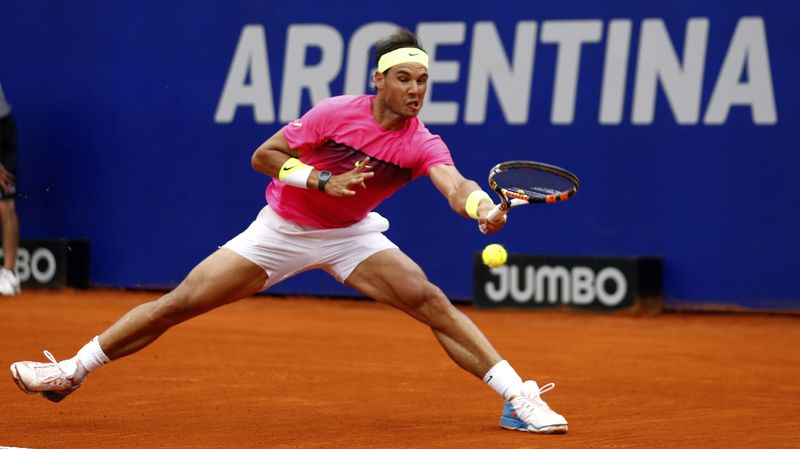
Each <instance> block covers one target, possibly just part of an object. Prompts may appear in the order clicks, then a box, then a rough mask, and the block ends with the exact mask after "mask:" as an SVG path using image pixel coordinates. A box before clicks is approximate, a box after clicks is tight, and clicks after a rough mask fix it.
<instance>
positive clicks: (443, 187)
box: [428, 164, 506, 234]
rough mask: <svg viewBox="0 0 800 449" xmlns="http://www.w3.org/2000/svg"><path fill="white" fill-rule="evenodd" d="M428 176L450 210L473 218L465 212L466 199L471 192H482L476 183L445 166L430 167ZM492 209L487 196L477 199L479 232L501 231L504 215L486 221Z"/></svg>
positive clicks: (504, 222)
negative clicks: (445, 199)
mask: <svg viewBox="0 0 800 449" xmlns="http://www.w3.org/2000/svg"><path fill="white" fill-rule="evenodd" d="M428 176H429V177H430V178H431V181H432V182H433V185H435V186H436V188H437V189H439V191H440V192H442V195H444V197H445V198H447V202H448V203H449V204H450V208H451V209H453V210H454V211H455V212H456V213H457V214H459V215H461V216H463V217H468V218H473V217H470V215H469V213H468V212H467V199H468V198H469V197H470V195H471V194H472V193H473V192H476V191H482V189H481V187H480V186H479V185H478V183H477V182H475V181H473V180H471V179H467V178H465V177H464V176H463V175H462V174H461V172H459V171H458V169H457V168H456V167H454V166H452V165H447V164H439V165H436V166H433V167H431V169H430V170H429V171H428ZM493 207H494V204H493V202H492V200H491V198H489V197H488V196H486V197H484V198H480V199H479V202H478V207H477V214H476V215H477V218H478V224H479V227H480V229H481V231H482V232H484V233H486V234H492V233H495V232H497V231H499V230H501V229H503V226H505V224H506V220H505V215H501V217H502V218H501V219H498V220H496V221H493V222H492V221H489V220H487V218H486V217H487V215H488V214H489V211H490V210H492V208H493Z"/></svg>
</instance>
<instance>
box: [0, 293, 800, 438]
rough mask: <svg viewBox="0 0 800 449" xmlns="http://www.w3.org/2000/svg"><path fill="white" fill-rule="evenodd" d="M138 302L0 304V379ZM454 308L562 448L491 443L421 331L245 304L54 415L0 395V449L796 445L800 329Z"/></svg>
mask: <svg viewBox="0 0 800 449" xmlns="http://www.w3.org/2000/svg"><path fill="white" fill-rule="evenodd" d="M154 296H155V295H154V294H152V293H141V292H139V293H130V292H120V291H107V290H92V291H86V292H84V291H69V290H68V291H59V292H24V293H23V295H22V296H20V297H16V298H0V314H1V315H2V316H3V317H4V321H3V326H2V332H0V365H2V366H3V367H4V368H3V369H7V368H5V367H7V366H8V365H9V364H10V363H11V362H13V361H16V360H26V359H33V360H43V357H42V355H41V350H42V349H49V350H50V351H51V352H53V353H54V354H56V355H57V356H60V357H62V358H64V357H68V356H72V355H73V354H74V352H75V351H76V350H77V349H78V348H79V347H80V346H82V345H83V344H84V343H85V342H86V341H88V340H89V339H90V338H91V337H93V336H94V335H95V334H97V333H98V332H99V331H101V330H103V329H104V328H105V327H106V326H108V325H109V324H111V323H112V322H113V321H114V320H116V319H117V318H118V317H119V316H120V315H121V314H122V313H124V312H125V311H127V310H128V309H129V308H131V307H132V306H134V305H136V304H138V303H141V302H144V301H147V300H149V299H152V298H154ZM463 310H464V311H465V312H466V313H467V314H468V315H470V316H471V317H472V318H473V320H474V321H475V322H476V323H477V324H478V325H479V326H480V327H481V328H482V329H483V330H484V332H485V333H486V334H487V335H488V336H489V338H490V339H491V340H492V341H493V342H494V344H495V346H496V347H497V348H498V349H499V350H500V352H501V354H503V355H504V356H505V357H506V358H508V360H509V361H510V362H511V363H512V365H513V366H514V367H515V368H516V369H517V371H518V372H520V374H522V375H523V377H526V376H527V377H533V378H536V379H537V380H538V381H540V383H546V382H551V381H552V382H556V384H557V385H558V387H557V388H556V389H555V390H553V391H551V392H549V393H547V394H546V395H545V399H546V400H547V401H548V402H549V403H550V404H551V405H552V406H553V408H554V409H555V410H557V411H558V412H560V413H562V414H563V415H564V416H565V417H566V418H567V419H568V420H569V424H570V431H569V433H568V434H567V435H531V434H525V433H521V432H512V431H506V430H501V429H500V428H499V427H498V426H497V419H498V417H499V412H500V409H501V407H502V403H501V400H500V399H499V398H498V397H497V396H496V395H495V393H494V392H492V391H491V390H490V389H489V388H488V387H486V386H485V385H483V384H482V383H481V382H480V381H478V380H477V379H475V378H472V377H471V376H469V375H468V374H466V373H465V372H462V371H461V370H460V369H459V368H458V367H456V365H455V364H453V363H452V362H451V361H450V360H449V359H448V358H447V356H446V355H445V353H444V351H443V350H442V349H440V347H439V346H438V344H437V343H436V342H435V339H434V338H433V336H432V335H431V333H430V331H429V330H428V329H426V328H425V327H424V326H422V325H421V324H419V323H417V322H415V321H413V320H411V319H410V318H408V317H407V316H405V315H404V314H402V313H400V312H398V311H396V310H394V309H391V308H389V307H386V306H383V305H380V304H376V303H373V302H370V301H349V300H321V299H316V300H315V299H308V298H306V299H303V298H288V299H276V298H269V297H258V298H253V299H247V300H244V301H240V302H238V303H235V304H232V305H229V306H226V307H223V308H221V309H218V310H215V311H212V312H211V313H209V314H207V315H204V316H202V317H199V318H196V319H194V320H192V321H190V322H187V323H184V324H182V325H180V326H178V327H176V328H174V329H172V330H171V331H169V332H168V333H167V334H166V335H164V336H163V337H162V338H161V339H159V340H158V341H157V342H156V343H154V344H153V345H152V346H150V347H148V348H147V349H145V350H144V351H142V352H140V353H138V354H136V355H134V356H131V357H128V358H125V359H122V360H119V361H116V362H114V363H112V364H111V365H109V366H107V367H103V368H102V369H100V370H99V371H97V372H95V373H93V374H92V375H91V376H90V378H89V380H88V381H87V383H86V384H85V385H84V386H83V387H81V389H80V390H79V391H77V392H76V393H75V394H73V395H72V396H70V397H69V398H67V399H65V400H64V401H63V402H62V403H60V404H52V403H50V402H48V401H45V400H44V399H42V398H41V397H39V396H33V395H32V396H27V395H25V394H23V393H22V392H21V391H19V390H18V389H17V387H16V386H15V385H14V383H13V382H12V380H11V377H10V376H9V375H8V374H6V375H5V376H6V377H5V378H4V380H2V381H0V400H2V404H3V412H2V414H1V415H0V446H16V447H25V448H35V449H44V448H62V449H63V448H83V449H94V448H104V449H107V448H112V449H128V448H170V449H178V448H320V447H321V448H481V449H488V448H504V449H507V448H537V449H540V448H656V447H659V448H665V447H669V448H733V447H738V448H797V447H800V426H798V424H800V421H798V419H800V418H798V417H800V380H798V378H799V377H800V376H799V374H800V319H798V318H797V317H785V316H765V315H711V314H698V315H695V314H685V315H682V314H667V315H662V316H659V317H655V318H652V317H651V318H636V317H630V316H619V315H617V316H606V315H590V314H575V313H567V312H553V313H535V312H521V311H482V310H475V309H472V308H470V307H463Z"/></svg>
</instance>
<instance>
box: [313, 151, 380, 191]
mask: <svg viewBox="0 0 800 449" xmlns="http://www.w3.org/2000/svg"><path fill="white" fill-rule="evenodd" d="M368 162H369V157H366V158H365V159H364V160H363V161H361V162H359V163H358V165H356V167H355V168H354V169H352V170H350V171H348V172H345V173H342V174H339V175H333V176H331V179H330V180H328V183H327V184H325V193H327V194H328V195H331V196H353V195H355V194H356V191H355V190H354V189H355V188H356V187H361V188H362V189H366V188H367V184H366V181H367V180H368V179H369V178H371V177H373V176H375V173H374V172H373V171H372V167H370V166H369V165H367V163H368Z"/></svg>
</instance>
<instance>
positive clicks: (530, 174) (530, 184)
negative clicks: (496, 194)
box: [494, 170, 576, 198]
mask: <svg viewBox="0 0 800 449" xmlns="http://www.w3.org/2000/svg"><path fill="white" fill-rule="evenodd" d="M494 182H495V183H497V185H498V186H499V187H501V188H503V189H506V190H508V191H511V192H516V193H522V194H525V195H528V196H530V197H534V198H544V197H547V196H549V195H554V194H559V193H562V192H567V191H570V190H572V189H574V188H575V187H576V186H575V184H574V183H572V182H571V181H570V180H569V179H567V178H564V177H563V176H560V175H558V174H554V173H549V172H545V171H537V170H508V171H504V172H500V173H497V174H495V176H494Z"/></svg>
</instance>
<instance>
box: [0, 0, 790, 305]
mask: <svg viewBox="0 0 800 449" xmlns="http://www.w3.org/2000/svg"><path fill="white" fill-rule="evenodd" d="M491 5H492V7H491V8H487V4H486V2H472V1H461V2H452V3H451V2H438V1H431V2H425V3H424V5H419V4H414V5H410V4H409V5H400V4H388V3H387V4H381V3H378V4H376V3H374V2H362V1H353V2H349V3H348V4H347V6H346V7H344V6H343V5H342V4H339V3H331V2H316V1H311V2H298V3H292V2H288V3H282V4H281V5H280V6H279V7H278V6H277V5H275V4H272V3H269V2H260V1H243V2H235V4H231V2H223V1H210V0H205V1H192V2H156V1H151V0H143V1H140V2H135V3H123V4H117V3H116V2H81V3H79V4H72V3H69V4H67V3H63V2H26V1H16V0H7V1H4V2H3V6H2V11H0V83H2V85H3V87H4V90H5V92H6V95H7V97H8V99H9V100H10V102H11V103H12V105H13V108H14V109H13V111H14V114H15V117H16V119H17V123H18V128H19V133H20V138H19V140H20V147H21V148H20V151H21V153H20V163H19V164H20V165H19V191H20V194H21V196H20V198H19V201H18V208H19V211H20V216H21V223H22V235H23V237H86V238H89V239H90V241H91V282H92V284H94V285H99V286H122V287H168V286H172V285H175V284H176V283H177V282H179V281H180V280H181V279H182V278H183V276H184V275H185V274H186V273H187V272H188V270H189V269H191V267H192V266H194V265H195V264H196V263H197V262H198V261H200V260H201V259H202V258H203V257H205V256H206V255H207V254H209V253H210V252H212V251H214V250H215V249H216V247H217V246H218V245H221V244H222V243H224V242H225V241H226V240H227V239H229V238H230V237H232V236H234V235H235V234H237V233H238V232H239V231H241V230H243V229H244V228H245V227H246V226H247V224H248V223H249V222H250V221H251V220H252V219H253V218H254V217H255V215H256V213H257V212H258V210H259V209H260V207H261V206H262V205H263V203H264V196H263V191H264V187H265V186H266V183H267V181H268V179H266V178H265V177H264V176H262V175H260V174H258V173H256V172H254V171H253V170H252V169H251V168H250V166H249V160H250V156H251V154H252V151H253V150H254V149H255V148H256V147H257V146H258V145H259V144H260V143H261V142H262V141H263V140H264V139H266V138H267V137H268V136H270V135H271V134H272V133H274V132H275V131H276V130H277V129H279V128H280V126H281V124H282V123H285V122H287V121H289V120H291V119H293V118H295V117H296V116H297V115H298V114H301V113H302V112H303V111H305V110H307V109H308V108H309V107H310V106H311V105H312V104H313V103H315V102H316V101H319V100H320V99H321V98H323V97H325V96H327V95H336V94H340V93H344V92H347V93H355V92H365V91H368V89H369V85H368V83H367V75H368V73H369V70H370V68H371V64H370V63H368V60H367V51H368V45H369V43H371V42H373V41H374V40H375V38H376V37H378V36H381V35H384V34H386V32H387V31H388V30H391V29H392V27H394V26H398V25H399V26H405V27H408V28H410V29H412V30H415V31H417V32H418V33H419V34H420V35H421V37H422V38H423V44H424V45H425V46H426V47H427V49H428V50H429V52H430V53H431V55H432V64H431V74H432V80H431V88H430V92H429V93H430V97H429V99H428V102H427V104H426V111H425V115H424V116H423V119H424V120H425V121H426V123H427V124H428V126H429V128H431V129H432V130H433V131H434V132H435V133H438V134H440V135H441V136H442V137H443V138H444V139H445V141H446V142H447V143H448V144H449V146H450V148H451V150H452V152H453V156H454V158H455V160H456V163H457V164H458V166H459V168H460V169H461V171H462V172H463V173H464V174H465V175H467V176H469V177H472V178H474V179H477V180H479V181H480V182H484V181H485V178H486V175H487V172H488V169H489V168H490V167H491V166H492V165H493V164H494V163H496V162H499V161H501V160H506V159H533V160H541V161H545V162H549V163H553V164H557V165H562V166H564V167H567V168H569V169H570V170H572V171H574V172H575V173H577V174H578V175H579V176H580V177H581V181H582V191H581V192H580V193H579V194H578V196H576V197H575V198H574V199H573V200H571V201H570V202H567V203H564V204H559V205H554V206H545V207H538V208H530V209H527V210H524V211H523V210H520V211H518V212H517V211H515V213H514V214H513V215H512V216H511V217H510V222H509V224H508V226H507V229H506V230H505V231H504V232H503V233H501V234H499V235H497V236H493V237H486V236H482V235H481V234H479V233H478V232H477V229H476V226H475V225H474V223H471V222H469V221H467V220H464V219H462V218H460V217H458V216H456V215H455V214H453V213H452V212H450V211H449V209H448V207H447V203H446V201H445V200H444V199H443V198H442V197H441V196H440V195H438V193H436V190H435V188H434V187H433V186H432V185H431V183H430V182H429V181H428V180H427V179H421V180H417V181H415V182H414V183H412V184H411V185H410V186H408V187H407V188H406V189H405V190H402V191H401V192H399V193H398V194H397V195H395V196H394V197H392V198H390V199H389V200H388V201H387V202H386V203H384V204H383V205H382V206H381V207H380V208H379V211H380V212H381V213H382V214H383V215H385V216H387V217H388V218H389V219H390V220H391V222H392V228H391V229H390V230H389V232H388V235H389V236H390V238H392V239H393V240H394V241H395V242H396V243H398V244H399V245H400V246H401V248H403V249H404V250H405V251H406V252H407V253H409V254H410V255H411V256H412V257H413V258H415V259H416V260H417V261H418V262H419V263H420V265H422V267H423V268H424V269H425V270H426V271H427V272H428V274H429V276H430V277H431V278H432V279H433V280H434V281H435V282H436V283H438V284H439V285H441V286H442V288H443V289H444V290H445V291H446V292H447V293H448V294H449V295H451V296H452V297H453V298H458V299H463V298H468V297H469V296H470V294H471V273H472V270H471V262H472V255H473V254H474V253H475V252H476V251H479V250H480V249H481V248H482V247H483V246H484V245H485V244H487V243H490V242H500V243H503V244H505V245H506V246H507V247H508V249H509V250H510V251H511V252H515V253H538V254H564V255H591V254H603V255H638V254H648V255H651V254H656V255H662V256H663V257H664V263H665V265H664V270H665V272H664V276H665V279H664V288H665V299H666V304H667V305H668V306H669V305H672V306H679V305H705V304H722V305H739V306H745V307H758V308H764V307H767V308H792V309H797V308H799V307H800V293H799V292H798V287H797V285H796V283H795V282H794V276H793V274H794V273H793V271H794V269H796V268H797V267H798V266H800V237H798V232H797V230H798V229H799V228H800V187H798V183H797V181H796V172H797V169H798V167H800V164H798V162H800V160H799V158H798V150H799V148H798V137H800V131H799V130H798V125H800V120H798V119H799V118H800V117H798V101H799V100H798V99H799V98H800V92H798V84H800V83H799V82H800V76H798V69H799V68H800V65H798V62H797V61H798V60H797V55H798V54H800V39H798V38H797V34H796V23H797V21H798V19H800V7H798V4H797V3H796V2H794V1H789V0H786V1H780V0H767V1H762V2H757V4H756V2H751V1H739V0H736V1H726V2H721V1H715V2H711V1H702V0H701V1H697V0H691V1H690V0H672V1H668V2H667V1H655V2H643V3H636V2H629V1H625V0H608V1H600V2H588V1H576V0H563V1H560V2H540V1H519V2H517V1H509V0H498V1H496V2H492V4H491ZM274 291H275V292H282V293H312V294H323V295H350V294H353V292H351V291H350V290H349V289H347V288H346V287H343V286H341V285H338V284H336V283H335V282H334V281H333V280H331V279H329V278H328V277H327V275H325V274H322V273H319V274H312V273H306V274H303V275H301V276H300V277H298V278H296V279H294V280H291V281H288V282H286V283H284V284H282V285H280V286H278V287H276V288H275V289H274Z"/></svg>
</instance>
